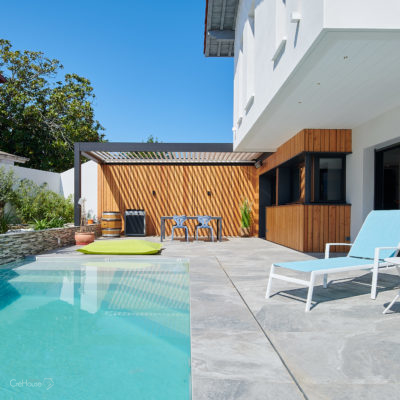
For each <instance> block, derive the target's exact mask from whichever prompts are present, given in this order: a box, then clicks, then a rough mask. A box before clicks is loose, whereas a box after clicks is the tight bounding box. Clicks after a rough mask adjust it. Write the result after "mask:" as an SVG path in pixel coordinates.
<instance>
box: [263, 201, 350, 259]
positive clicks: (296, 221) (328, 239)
mask: <svg viewBox="0 0 400 400" xmlns="http://www.w3.org/2000/svg"><path fill="white" fill-rule="evenodd" d="M350 207H351V206H350V205H329V204H327V205H325V204H324V205H319V204H318V205H304V204H288V205H282V206H275V207H267V208H266V227H267V233H266V239H267V240H269V241H271V242H275V243H278V244H281V245H283V246H287V247H290V248H293V249H295V250H298V251H302V252H316V253H322V252H324V251H325V244H326V243H346V242H348V238H349V237H350V210H351V209H350ZM348 250H349V248H348V247H347V246H336V248H335V247H332V251H336V252H347V251H348Z"/></svg>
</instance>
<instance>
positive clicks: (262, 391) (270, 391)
mask: <svg viewBox="0 0 400 400" xmlns="http://www.w3.org/2000/svg"><path fill="white" fill-rule="evenodd" d="M193 381H194V382H193V399H196V400H279V399H282V400H304V397H303V396H302V394H301V393H300V391H299V389H298V388H297V387H296V386H295V384H293V383H271V382H265V381H264V380H262V379H261V380H243V379H241V380H239V379H210V378H197V377H194V379H193Z"/></svg>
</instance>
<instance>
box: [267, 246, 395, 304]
mask: <svg viewBox="0 0 400 400" xmlns="http://www.w3.org/2000/svg"><path fill="white" fill-rule="evenodd" d="M331 246H352V243H327V244H326V247H325V258H329V253H330V247H331ZM396 249H397V250H400V245H399V246H398V247H377V248H376V249H375V253H374V260H371V265H369V264H363V265H352V266H349V267H341V268H331V269H320V270H317V271H312V272H311V275H310V280H309V281H306V280H304V279H297V278H292V277H289V276H285V275H280V274H277V273H275V268H276V267H278V268H280V267H279V265H275V264H272V266H271V271H270V274H269V279H268V286H267V291H266V293H265V298H266V299H268V298H269V297H270V296H271V287H272V279H280V280H281V281H286V282H291V283H297V284H299V285H304V286H307V287H308V293H307V301H306V310H305V311H306V312H308V311H310V309H311V300H312V295H313V290H314V285H315V279H316V277H317V276H318V275H323V276H324V284H323V286H324V288H327V287H328V274H334V273H338V272H345V271H353V270H354V271H356V270H363V269H372V285H371V299H375V298H376V287H377V284H378V270H379V268H380V267H387V266H390V265H391V264H389V263H387V262H384V261H381V259H380V257H379V254H380V251H381V250H396ZM354 262H357V258H354ZM393 266H394V265H393ZM396 267H397V272H398V273H399V275H400V267H399V266H398V265H396ZM299 272H301V271H299Z"/></svg>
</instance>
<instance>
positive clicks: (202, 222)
mask: <svg viewBox="0 0 400 400" xmlns="http://www.w3.org/2000/svg"><path fill="white" fill-rule="evenodd" d="M197 221H198V222H199V223H198V224H197V225H196V240H198V239H199V229H209V230H210V232H211V240H212V241H214V230H213V228H212V226H210V225H208V224H209V223H210V221H211V217H210V216H208V215H201V216H198V217H197Z"/></svg>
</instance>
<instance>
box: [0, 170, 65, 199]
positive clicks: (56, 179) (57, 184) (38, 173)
mask: <svg viewBox="0 0 400 400" xmlns="http://www.w3.org/2000/svg"><path fill="white" fill-rule="evenodd" d="M2 166H3V167H5V168H7V169H12V170H13V171H14V173H15V176H16V177H17V178H19V179H30V180H31V181H33V182H35V183H36V184H37V185H43V184H44V183H47V187H48V189H50V190H52V191H53V192H56V193H59V194H62V187H61V179H60V174H58V173H56V172H49V171H42V170H40V169H33V168H25V167H19V166H17V165H7V164H0V167H2Z"/></svg>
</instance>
